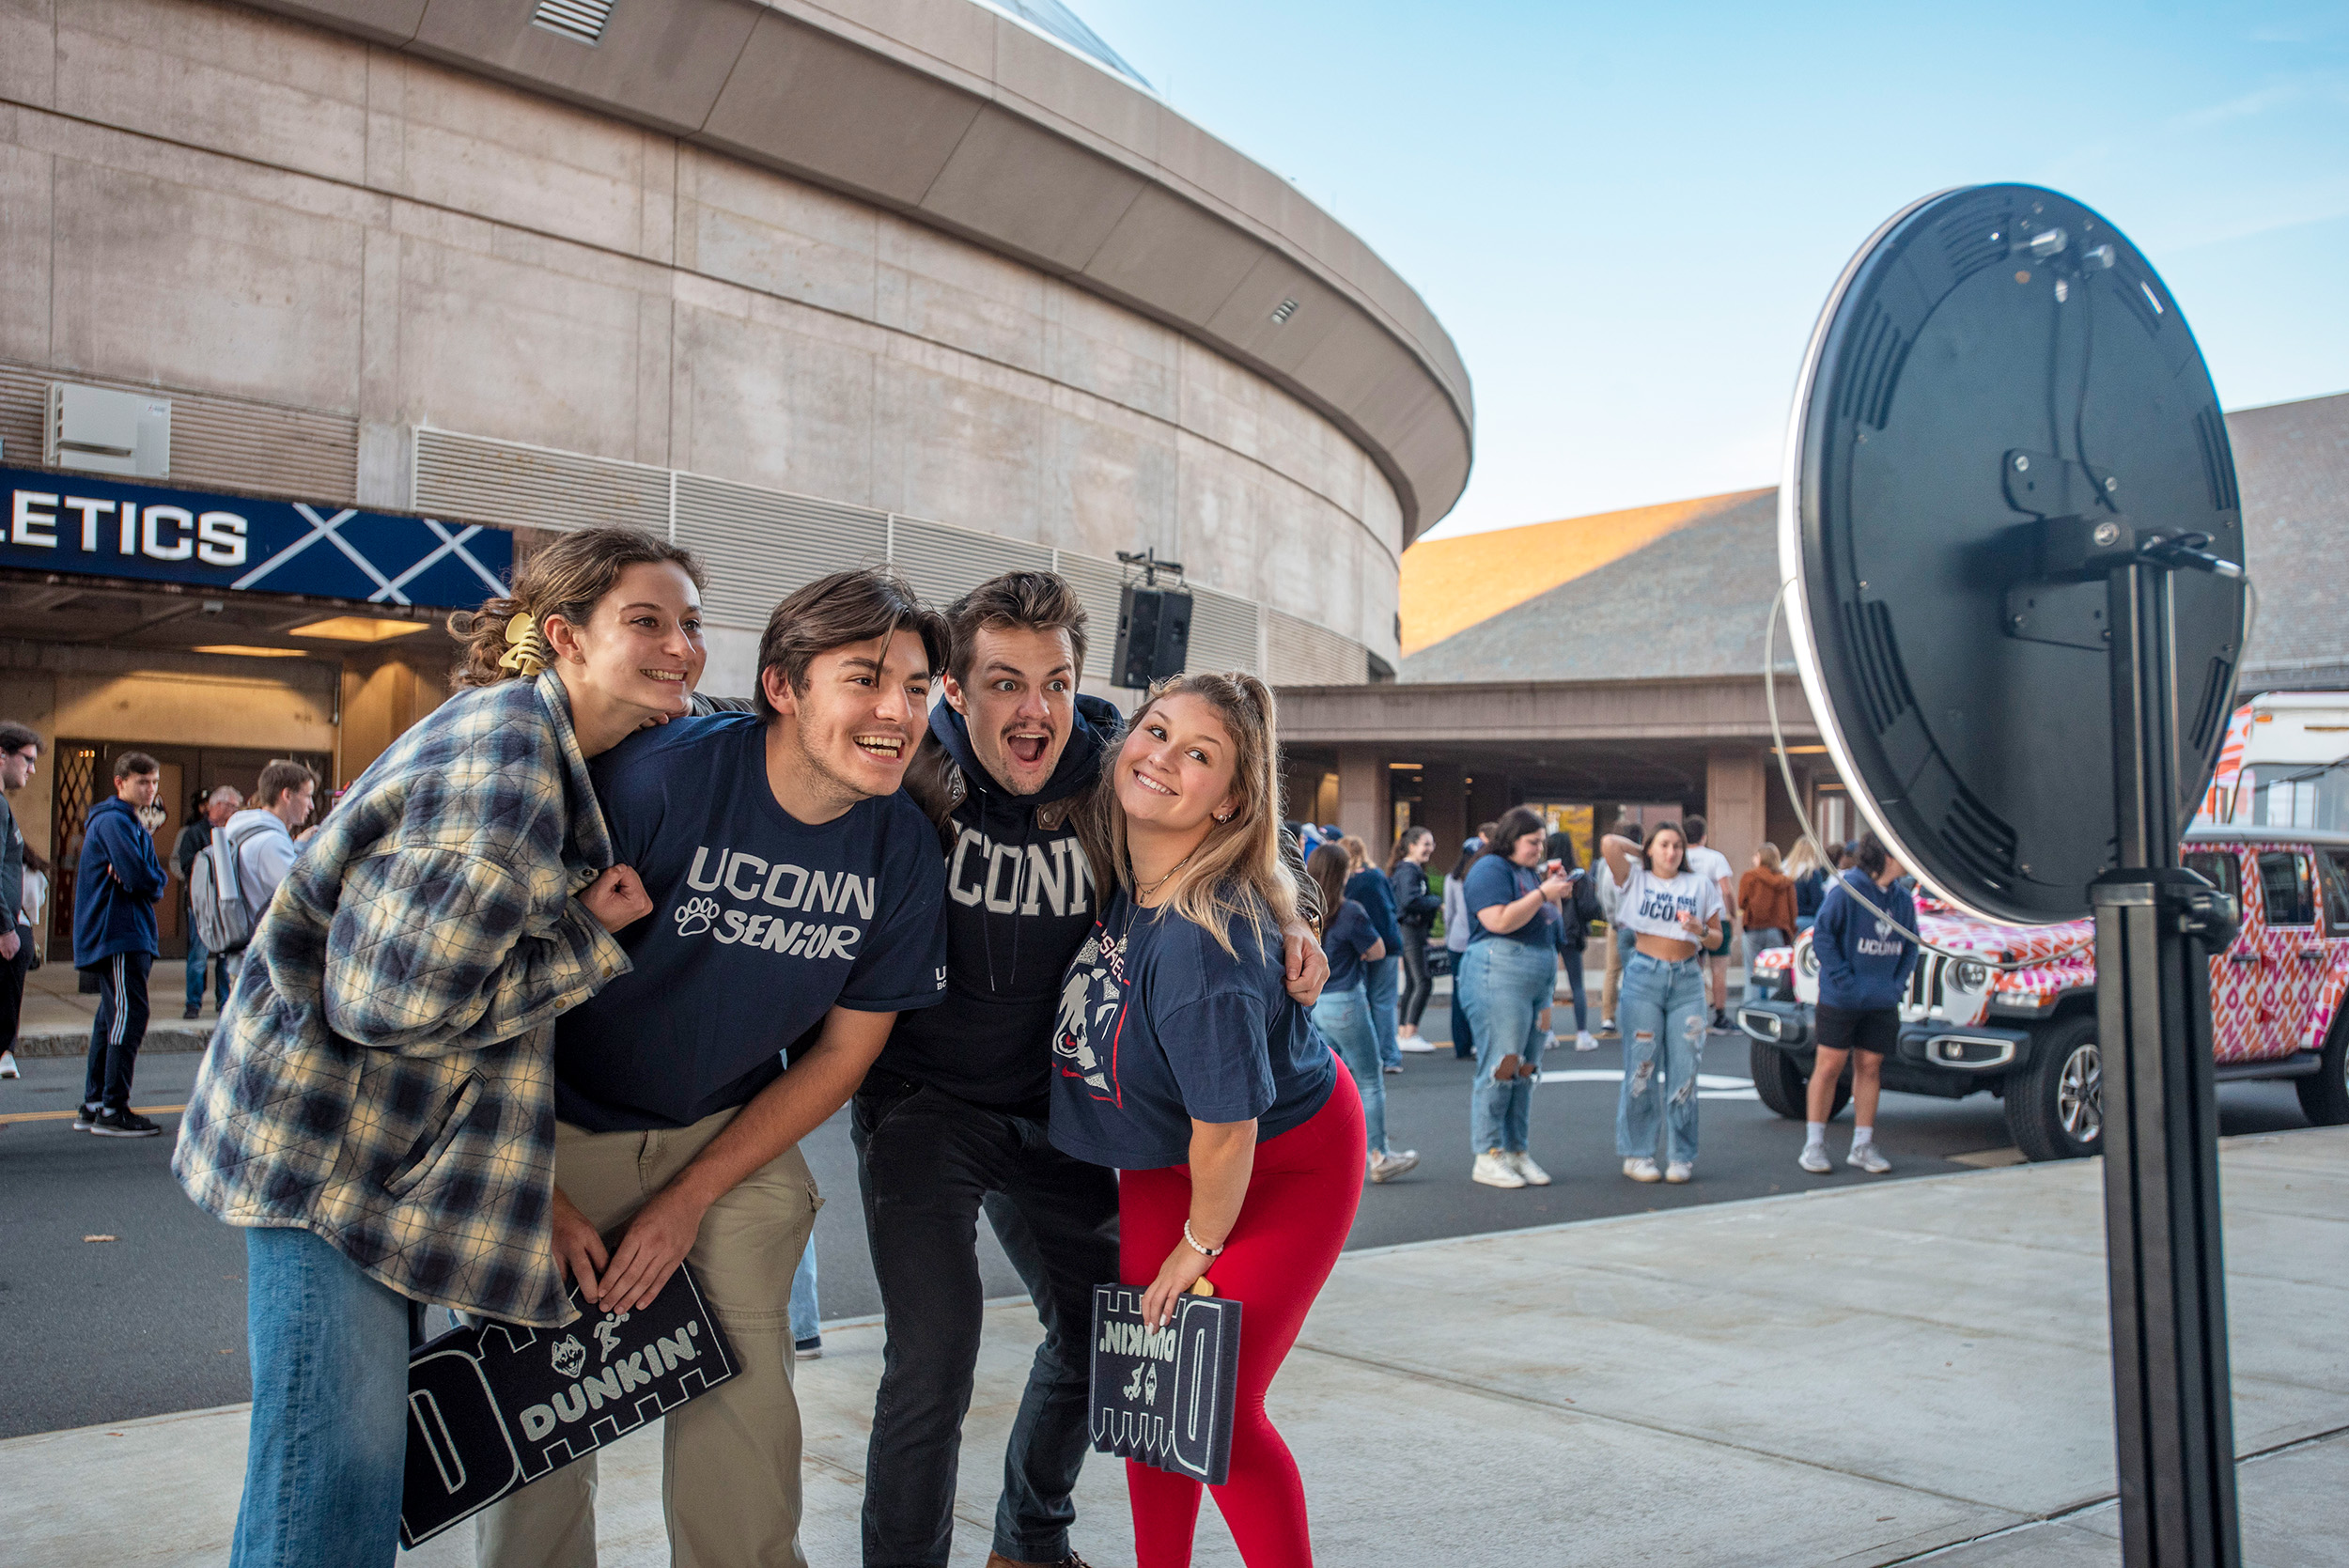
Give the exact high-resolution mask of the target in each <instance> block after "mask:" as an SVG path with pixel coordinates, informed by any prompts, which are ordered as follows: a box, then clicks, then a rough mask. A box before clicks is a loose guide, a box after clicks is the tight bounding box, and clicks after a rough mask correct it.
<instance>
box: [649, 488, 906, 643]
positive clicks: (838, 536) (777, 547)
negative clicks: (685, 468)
mask: <svg viewBox="0 0 2349 1568" xmlns="http://www.w3.org/2000/svg"><path fill="white" fill-rule="evenodd" d="M677 543H679V544H681V545H683V546H685V547H686V548H687V549H688V550H690V551H692V552H693V553H694V554H696V555H698V556H700V557H701V558H702V564H703V565H704V566H706V567H708V569H709V587H708V591H707V592H705V593H704V594H703V595H702V610H703V613H705V614H706V615H707V616H708V620H709V622H710V624H711V625H713V626H731V627H741V628H745V629H752V630H757V629H763V628H764V627H765V626H766V625H767V617H768V616H769V615H770V614H771V613H773V612H774V608H775V606H776V604H777V603H778V602H780V601H781V600H782V599H783V598H784V597H785V596H786V595H787V594H790V593H792V592H794V591H795V590H797V589H800V588H803V587H805V586H807V584H809V583H810V582H815V581H816V580H817V578H819V577H822V576H824V575H825V574H827V573H829V572H835V571H843V570H846V569H847V568H848V567H864V566H873V565H877V564H878V563H879V562H880V561H881V560H883V559H884V558H885V557H886V556H887V554H888V551H889V514H888V513H886V512H876V511H873V510H872V509H870V508H869V507H864V506H849V505H842V504H841V503H839V502H836V501H817V500H815V499H813V498H811V497H808V496H803V495H786V494H784V493H782V492H781V491H777V490H763V489H754V487H752V486H749V485H734V484H728V483H727V482H726V481H724V480H723V479H708V478H704V477H703V476H702V475H700V474H678V475H677Z"/></svg>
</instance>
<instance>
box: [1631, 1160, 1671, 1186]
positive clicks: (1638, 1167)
mask: <svg viewBox="0 0 2349 1568" xmlns="http://www.w3.org/2000/svg"><path fill="white" fill-rule="evenodd" d="M1623 1173H1624V1174H1625V1175H1626V1176H1629V1177H1630V1178H1631V1179H1632V1180H1633V1181H1635V1182H1660V1181H1662V1180H1663V1179H1664V1172H1661V1171H1658V1170H1657V1168H1656V1162H1655V1161H1654V1160H1652V1159H1626V1160H1625V1161H1624V1162H1623Z"/></svg>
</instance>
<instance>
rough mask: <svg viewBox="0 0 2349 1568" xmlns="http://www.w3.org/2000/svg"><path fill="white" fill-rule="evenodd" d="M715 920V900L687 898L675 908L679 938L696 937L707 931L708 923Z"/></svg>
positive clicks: (716, 913)
mask: <svg viewBox="0 0 2349 1568" xmlns="http://www.w3.org/2000/svg"><path fill="white" fill-rule="evenodd" d="M717 918H718V901H717V900H716V899H714V898H689V899H687V900H686V901H685V902H684V903H682V904H680V905H678V906H677V935H678V936H680V937H698V936H700V935H701V934H702V933H703V932H705V931H707V930H708V929H709V924H710V922H712V921H714V920H716V919H717Z"/></svg>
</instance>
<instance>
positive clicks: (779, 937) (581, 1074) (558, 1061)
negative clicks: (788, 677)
mask: <svg viewBox="0 0 2349 1568" xmlns="http://www.w3.org/2000/svg"><path fill="white" fill-rule="evenodd" d="M588 770H589V772H590V773H592V774H593V775H594V777H595V781H596V793H597V795H598V797H599V799H600V800H602V802H603V812H604V816H605V819H606V820H607V821H608V822H609V823H610V825H611V831H612V844H613V851H614V854H616V855H617V856H618V857H619V861H620V863H621V864H623V865H631V866H634V867H635V868H636V870H637V873H638V875H640V876H642V877H644V879H645V891H646V893H649V894H650V895H651V897H652V901H653V913H652V914H651V915H649V916H647V917H646V919H643V920H640V921H638V922H637V923H636V924H633V925H630V926H629V927H627V928H626V929H625V930H623V931H621V932H620V933H619V942H620V946H621V947H623V948H624V949H626V950H627V952H628V955H629V956H630V958H631V959H633V960H634V961H635V964H636V967H635V969H634V970H631V971H630V973H627V974H624V975H622V976H620V978H618V979H617V980H614V982H612V984H611V985H609V986H605V987H604V988H603V989H602V990H601V991H600V992H599V993H598V994H597V995H596V996H595V997H594V998H593V999H592V1000H590V1001H586V1002H584V1003H583V1004H582V1005H580V1006H579V1007H576V1008H574V1009H573V1010H571V1011H570V1012H568V1013H566V1014H565V1015H563V1017H562V1020H561V1021H560V1022H559V1023H558V1024H557V1025H556V1026H555V1045H554V1093H555V1113H556V1114H557V1115H558V1116H560V1117H561V1118H562V1119H563V1120H564V1121H566V1122H569V1123H572V1124H574V1125H575V1126H583V1127H586V1128H588V1129H589V1130H590V1131H594V1132H613V1131H618V1130H622V1129H632V1128H645V1127H681V1126H692V1124H693V1123H695V1122H697V1121H699V1120H700V1119H701V1118H703V1117H705V1116H708V1115H711V1114H713V1113H714V1112H717V1111H720V1110H726V1109H727V1108H728V1107H731V1106H738V1105H741V1104H744V1103H746V1102H747V1101H748V1100H749V1099H750V1098H751V1096H753V1095H754V1094H757V1093H758V1092H759V1091H760V1090H761V1089H764V1088H765V1087H767V1085H768V1084H770V1083H771V1082H773V1081H774V1080H775V1079H777V1078H779V1077H780V1076H782V1074H783V1071H784V1062H783V1058H782V1053H783V1051H784V1050H785V1048H786V1047H788V1046H790V1045H792V1044H793V1043H794V1042H795V1041H798V1040H799V1039H800V1038H801V1035H803V1034H806V1033H807V1032H809V1031H810V1030H811V1029H813V1028H814V1027H815V1026H816V1025H817V1024H818V1023H820V1022H822V1021H823V1017H824V1015H825V1014H826V1013H828V1012H830V1011H831V1010H832V1007H833V1005H834V1004H835V1003H836V1004H838V1005H840V1006H843V1007H850V1008H854V1009H856V1010H857V1011H859V1012H863V1013H898V1012H905V1011H909V1010H910V1009H912V1008H916V1007H927V1006H930V1005H932V1004H933V1003H935V1002H937V1001H940V1000H941V998H943V997H944V996H945V994H946V925H945V913H944V908H945V891H946V877H945V870H944V867H943V866H942V865H941V863H940V862H939V858H938V835H937V833H936V832H935V831H933V830H932V829H931V827H930V825H929V822H928V821H927V819H926V818H925V817H924V816H923V815H922V812H921V808H919V807H918V806H916V805H915V804H914V803H913V802H912V801H911V800H908V799H907V798H906V797H905V795H904V794H902V793H899V794H895V795H887V796H879V797H876V798H874V799H871V800H860V801H858V802H857V803H856V804H855V805H854V806H851V807H850V808H848V812H847V813H846V814H845V815H841V816H838V817H835V818H833V819H832V821H830V822H827V823H824V824H823V825H822V826H820V827H809V826H808V825H807V824H805V823H803V822H800V821H797V820H795V819H794V818H793V817H792V816H791V815H789V814H788V813H786V811H785V810H784V809H783V807H782V806H780V805H778V804H776V802H775V796H774V791H773V790H771V789H770V788H769V787H768V784H767V727H766V724H765V723H764V722H762V721H760V720H759V719H758V718H756V717H755V716H754V715H752V714H748V713H720V714H714V715H712V716H710V717H708V718H704V719H676V720H672V721H670V722H668V723H666V724H663V725H661V726H659V727H658V728H655V729H649V730H645V731H641V732H639V733H638V734H636V735H633V736H630V737H629V738H628V739H626V740H624V741H622V742H621V743H620V744H619V745H617V746H614V748H612V750H610V751H609V752H606V753H603V755H601V756H599V757H598V758H597V759H596V760H595V761H594V762H593V763H592V764H591V765H590V766H589V769H588ZM811 1043H812V1042H811Z"/></svg>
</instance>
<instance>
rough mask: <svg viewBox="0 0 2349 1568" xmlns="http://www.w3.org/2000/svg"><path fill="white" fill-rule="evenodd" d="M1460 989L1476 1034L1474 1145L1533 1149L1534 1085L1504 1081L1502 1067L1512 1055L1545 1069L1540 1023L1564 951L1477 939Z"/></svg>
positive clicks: (1478, 1149)
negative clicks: (1500, 1075) (1528, 1144)
mask: <svg viewBox="0 0 2349 1568" xmlns="http://www.w3.org/2000/svg"><path fill="white" fill-rule="evenodd" d="M1453 984H1454V985H1455V986H1458V987H1459V989H1460V993H1461V995H1462V996H1463V998H1465V1000H1466V1005H1467V1007H1468V1015H1469V1023H1470V1027H1471V1028H1473V1029H1474V1030H1475V1032H1476V1077H1475V1078H1474V1079H1470V1083H1469V1143H1470V1147H1471V1149H1472V1152H1474V1153H1476V1154H1480V1155H1481V1154H1484V1153H1486V1151H1488V1150H1492V1149H1506V1150H1508V1151H1509V1152H1510V1153H1512V1154H1523V1153H1524V1152H1525V1144H1526V1139H1527V1138H1528V1136H1529V1135H1530V1134H1531V1132H1532V1119H1533V1080H1532V1079H1530V1078H1518V1079H1510V1080H1508V1081H1507V1082H1505V1083H1504V1082H1501V1081H1500V1080H1498V1079H1495V1078H1494V1077H1493V1071H1494V1069H1495V1068H1497V1067H1499V1066H1500V1065H1501V1060H1502V1058H1504V1057H1508V1056H1520V1057H1523V1058H1524V1059H1525V1060H1526V1061H1527V1062H1529V1063H1532V1064H1534V1065H1536V1066H1538V1065H1540V1063H1541V1060H1542V1028H1541V1025H1540V1023H1539V1022H1537V1021H1536V1020H1537V1019H1538V1018H1539V1017H1540V1016H1541V1011H1542V1009H1543V1008H1545V1007H1548V1005H1549V1000H1550V998H1551V997H1552V996H1554V995H1555V994H1556V993H1557V989H1558V950H1557V948H1555V947H1553V946H1552V945H1551V944H1549V943H1548V942H1547V941H1544V942H1519V941H1511V940H1509V939H1507V938H1503V937H1495V938H1491V939H1487V940H1485V941H1481V942H1470V944H1469V950H1468V954H1467V955H1466V956H1465V957H1463V958H1462V959H1461V960H1460V973H1459V975H1458V977H1457V978H1456V979H1455V981H1454V982H1453Z"/></svg>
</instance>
